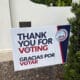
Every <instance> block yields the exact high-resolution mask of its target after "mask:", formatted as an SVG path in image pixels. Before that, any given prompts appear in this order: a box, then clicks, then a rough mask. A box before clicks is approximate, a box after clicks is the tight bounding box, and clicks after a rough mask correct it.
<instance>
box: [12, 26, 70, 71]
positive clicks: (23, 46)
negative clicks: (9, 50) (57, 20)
mask: <svg viewBox="0 0 80 80" xmlns="http://www.w3.org/2000/svg"><path fill="white" fill-rule="evenodd" d="M69 32H70V26H69V25H64V26H58V27H57V26H44V27H30V28H13V29H12V30H11V33H12V41H13V59H14V68H15V71H19V70H25V69H31V68H37V67H44V66H51V65H56V64H63V63H64V62H65V61H66V54H67V45H68V38H69Z"/></svg>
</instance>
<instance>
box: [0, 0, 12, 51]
mask: <svg viewBox="0 0 80 80" xmlns="http://www.w3.org/2000/svg"><path fill="white" fill-rule="evenodd" d="M10 27H11V22H10V12H9V1H8V0H0V50H4V49H10V48H11V44H10V41H11V40H10V33H9V31H10V30H9V28H10Z"/></svg>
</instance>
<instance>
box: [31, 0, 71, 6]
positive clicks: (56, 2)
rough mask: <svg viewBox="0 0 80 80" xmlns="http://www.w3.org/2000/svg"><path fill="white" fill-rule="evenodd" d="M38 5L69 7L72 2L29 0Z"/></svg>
mask: <svg viewBox="0 0 80 80" xmlns="http://www.w3.org/2000/svg"><path fill="white" fill-rule="evenodd" d="M31 1H32V2H35V3H38V4H45V5H47V6H50V5H52V6H70V5H71V3H72V0H31Z"/></svg>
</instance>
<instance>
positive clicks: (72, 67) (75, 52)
mask: <svg viewBox="0 0 80 80" xmlns="http://www.w3.org/2000/svg"><path fill="white" fill-rule="evenodd" d="M71 11H72V12H73V13H74V15H75V17H73V18H71V19H69V23H70V25H71V32H72V36H71V38H70V46H69V53H68V59H67V63H66V64H65V66H64V69H65V74H64V80H80V3H79V4H78V3H73V4H72V10H71Z"/></svg>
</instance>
